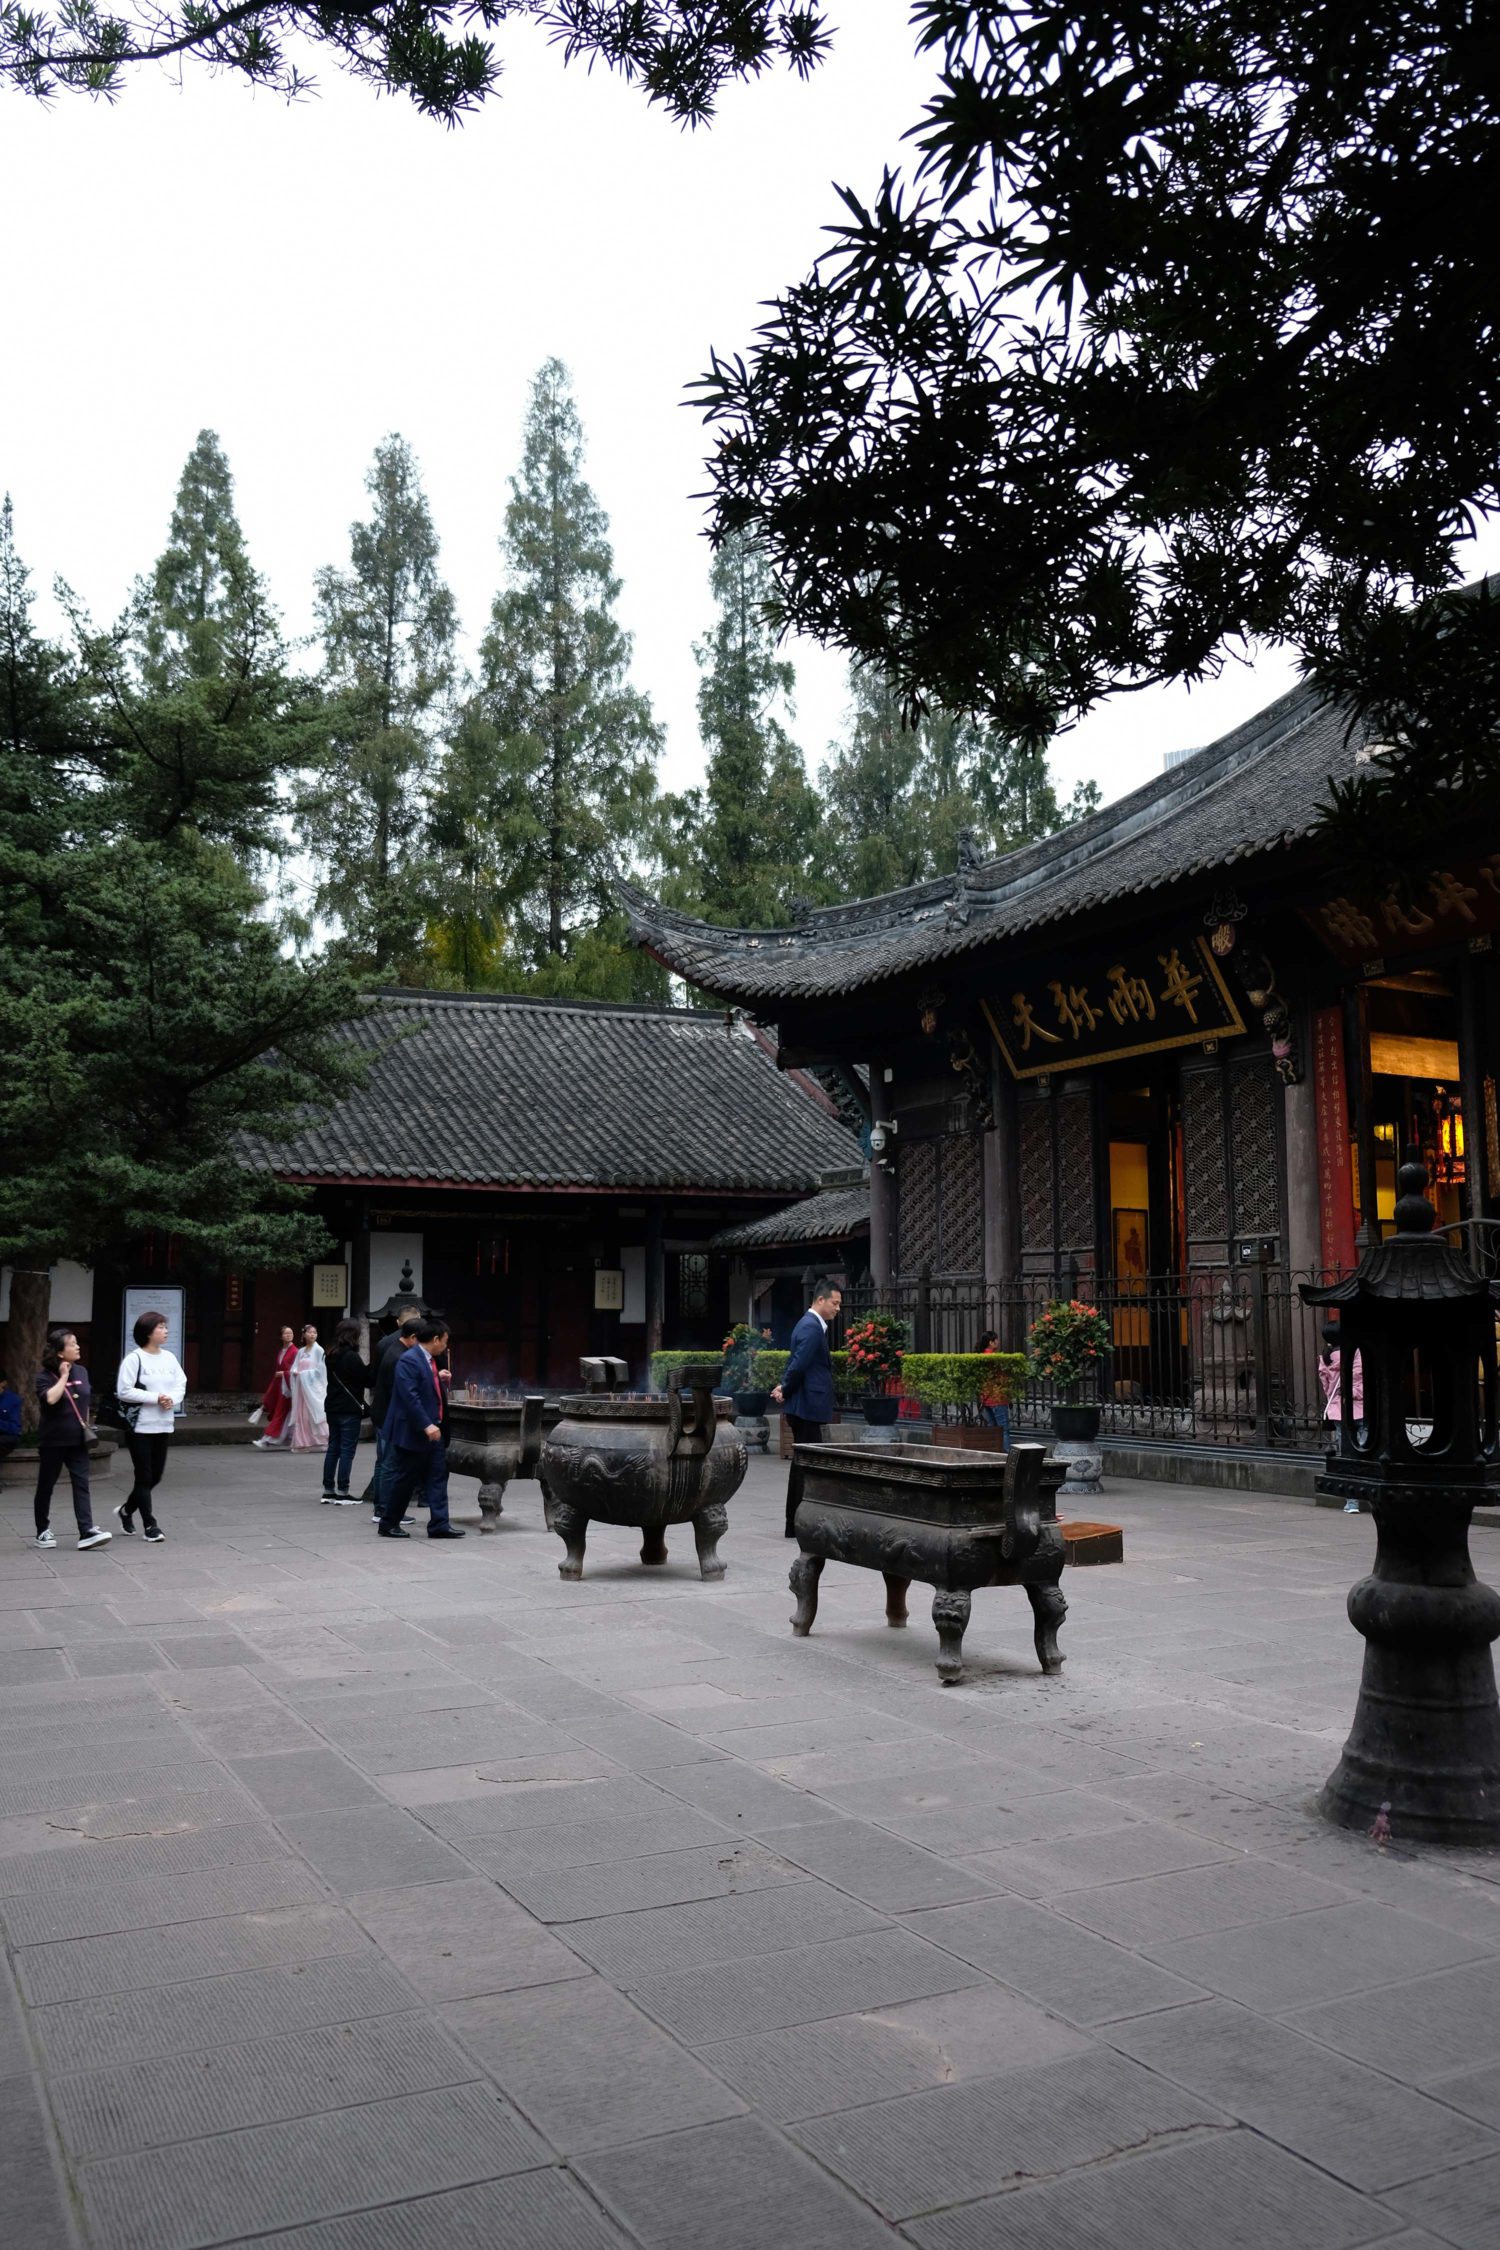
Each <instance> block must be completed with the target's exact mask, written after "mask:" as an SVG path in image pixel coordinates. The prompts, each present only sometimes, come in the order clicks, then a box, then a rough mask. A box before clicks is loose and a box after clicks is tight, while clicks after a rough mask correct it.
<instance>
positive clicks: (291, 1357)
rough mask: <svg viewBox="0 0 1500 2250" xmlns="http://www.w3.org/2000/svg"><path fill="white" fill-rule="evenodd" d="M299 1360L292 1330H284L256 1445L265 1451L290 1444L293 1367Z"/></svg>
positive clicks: (266, 1392)
mask: <svg viewBox="0 0 1500 2250" xmlns="http://www.w3.org/2000/svg"><path fill="white" fill-rule="evenodd" d="M296 1357H297V1339H296V1337H295V1336H294V1335H293V1333H292V1331H291V1329H290V1328H283V1329H282V1331H281V1349H280V1351H279V1352H278V1353H277V1355H276V1372H275V1374H274V1375H273V1376H272V1377H271V1380H270V1382H269V1383H267V1385H266V1388H265V1394H264V1396H263V1397H262V1399H261V1402H260V1405H261V1412H262V1413H263V1414H264V1415H265V1418H266V1426H265V1429H264V1430H263V1431H262V1433H261V1435H260V1436H259V1437H258V1438H257V1439H256V1441H255V1442H256V1444H257V1445H258V1446H261V1447H263V1448H266V1449H269V1448H270V1447H272V1446H283V1445H289V1444H290V1443H291V1436H292V1428H291V1423H292V1364H293V1362H294V1361H295V1359H296Z"/></svg>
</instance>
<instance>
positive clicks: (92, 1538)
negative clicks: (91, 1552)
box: [78, 1524, 150, 1547]
mask: <svg viewBox="0 0 1500 2250" xmlns="http://www.w3.org/2000/svg"><path fill="white" fill-rule="evenodd" d="M147 1536H148V1537H149V1536H150V1534H149V1533H148V1534H147ZM109 1541H110V1534H109V1533H108V1532H107V1531H101V1530H100V1529H99V1527H98V1525H97V1524H95V1526H94V1528H93V1530H92V1531H86V1532H85V1533H84V1535H83V1537H82V1538H81V1539H80V1540H79V1542H78V1544H79V1546H80V1547H107V1546H108V1545H109Z"/></svg>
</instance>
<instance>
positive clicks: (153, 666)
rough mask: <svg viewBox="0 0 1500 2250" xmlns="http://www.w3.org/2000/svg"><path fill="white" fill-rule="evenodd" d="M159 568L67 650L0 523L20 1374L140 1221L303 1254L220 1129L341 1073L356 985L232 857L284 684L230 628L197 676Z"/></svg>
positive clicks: (6, 1015)
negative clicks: (93, 1269)
mask: <svg viewBox="0 0 1500 2250" xmlns="http://www.w3.org/2000/svg"><path fill="white" fill-rule="evenodd" d="M176 546H177V542H176V540H175V535H174V547H173V549H169V554H170V553H172V552H173V551H175V549H176ZM169 576H171V578H172V584H171V585H169V586H168V587H167V588H166V590H165V592H164V595H163V599H162V602H161V604H160V606H159V607H158V606H156V604H155V587H156V585H157V582H158V581H157V579H156V578H153V579H152V580H151V581H148V582H146V584H145V588H144V590H139V589H138V598H137V601H136V603H134V604H132V608H131V611H130V612H129V613H128V615H127V618H126V620H125V621H124V622H123V623H122V625H121V627H120V628H119V629H118V630H117V631H116V632H115V633H112V634H102V635H101V634H95V633H93V632H92V630H91V629H88V628H85V629H84V631H83V634H82V638H81V645H80V648H79V650H78V652H77V654H76V655H74V656H72V657H66V658H65V657H64V656H63V655H62V653H61V652H60V651H58V650H55V649H51V648H48V647H47V646H45V645H44V644H43V643H42V642H41V641H39V639H38V637H37V635H36V633H35V631H34V629H33V626H32V621H31V614H30V613H31V594H30V588H29V585H28V582H27V576H26V572H25V569H24V567H23V565H22V563H21V561H20V558H19V556H18V555H17V553H16V548H15V542H14V536H13V532H12V526H11V520H10V513H9V510H8V509H7V510H6V511H5V513H4V516H3V518H0V721H3V727H4V741H3V744H0V750H3V755H0V1052H3V1053H4V1056H5V1068H4V1070H3V1071H0V1263H5V1264H9V1265H11V1266H13V1267H14V1268H15V1269H16V1273H17V1275H18V1277H19V1295H18V1294H17V1290H16V1289H15V1288H13V1291H12V1322H11V1329H10V1350H11V1352H12V1353H15V1352H17V1351H20V1352H22V1353H24V1354H28V1355H30V1364H31V1367H33V1368H34V1366H35V1357H34V1346H35V1342H36V1332H37V1330H38V1329H39V1326H40V1324H41V1322H42V1321H43V1320H44V1318H45V1313H46V1302H47V1268H48V1267H49V1266H51V1265H53V1264H55V1263H57V1261H58V1260H60V1259H63V1258H72V1259H77V1260H79V1261H81V1262H82V1263H84V1264H89V1265H93V1264H96V1263H99V1262H101V1261H104V1260H107V1259H109V1258H111V1257H112V1256H114V1255H115V1254H117V1253H118V1252H120V1251H122V1250H123V1249H124V1247H125V1246H126V1245H127V1244H129V1243H130V1242H132V1241H134V1240H137V1239H139V1237H140V1236H142V1235H144V1234H147V1233H150V1232H160V1233H162V1234H170V1235H172V1236H174V1237H175V1238H176V1240H177V1241H178V1243H179V1244H180V1245H182V1246H183V1247H184V1248H185V1249H186V1250H187V1252H188V1253H189V1254H190V1255H196V1256H199V1257H202V1258H203V1259H205V1260H207V1261H209V1262H214V1261H222V1262H224V1263H233V1264H235V1265H238V1266H242V1267H247V1268H254V1267H257V1266H265V1265H285V1264H301V1263H303V1262H304V1260H305V1259H306V1258H308V1257H309V1256H313V1255H316V1254H317V1251H318V1250H319V1249H320V1248H321V1247H322V1246H323V1244H324V1243H325V1242H326V1239H327V1237H326V1230H325V1229H324V1227H323V1225H322V1222H321V1221H320V1220H318V1219H317V1218H316V1217H315V1216H314V1215H313V1214H311V1213H310V1212H308V1211H307V1210H306V1209H305V1208H304V1207H303V1205H304V1200H305V1199H304V1198H303V1196H302V1195H301V1194H300V1193H299V1192H298V1191H296V1190H292V1189H288V1188H285V1187H283V1186H282V1185H280V1184H279V1183H277V1182H276V1181H274V1180H272V1179H271V1178H270V1177H269V1176H268V1175H266V1174H265V1173H263V1172H261V1171H259V1170H257V1169H256V1168H254V1165H253V1160H252V1158H251V1156H250V1153H249V1151H248V1149H247V1148H246V1147H245V1145H244V1144H243V1142H242V1141H241V1139H240V1136H242V1135H245V1134H256V1133H260V1134H271V1135H274V1134H275V1133H276V1132H277V1131H278V1130H284V1129H285V1128H286V1127H287V1126H288V1125H289V1124H291V1123H292V1122H293V1121H294V1120H296V1119H298V1118H300V1117H302V1116H303V1115H305V1113H306V1110H307V1108H308V1106H309V1105H312V1106H314V1107H316V1105H317V1104H318V1102H319V1100H320V1098H322V1097H324V1096H329V1095H334V1094H336V1093H338V1092H339V1091H341V1090H342V1089H343V1088H344V1087H346V1086H347V1085H348V1084H349V1083H350V1082H351V1079H352V1078H353V1076H354V1075H356V1068H355V1065H354V1063H353V1059H352V1050H351V1049H350V1048H349V1047H348V1046H347V1045H345V1044H343V1043H341V1042H330V1040H329V1036H328V1035H329V1033H330V1032H331V1031H332V1030H333V1028H334V1027H335V1026H337V1025H338V1024H340V1023H341V1022H343V1021H344V1020H346V1019H347V1018H348V1016H350V1015H351V1014H352V1013H354V1012H355V1011H356V1010H357V1008H358V1004H359V1003H358V995H357V993H356V991H355V989H354V987H353V985H352V984H351V982H350V981H349V979H348V978H347V977H346V976H345V975H344V974H343V972H342V971H341V969H340V967H339V965H338V963H337V961H336V960H333V959H331V958H329V957H326V956H325V957H324V958H322V959H321V960H317V961H307V960H300V959H298V958H296V957H295V955H293V954H292V953H291V952H289V950H288V948H287V946H286V943H285V936H286V933H285V932H284V930H283V929H282V927H281V926H280V925H279V924H278V922H277V921H276V919H275V917H274V915H273V914H272V913H271V912H270V911H269V908H268V901H267V900H266V898H265V896H264V893H263V890H262V889H261V887H260V886H259V885H258V884H257V882H256V881H255V879H254V877H253V875H252V874H251V872H250V871H249V869H248V868H247V866H246V863H245V853H246V852H247V851H250V852H253V851H254V850H255V849H256V848H257V847H258V846H260V845H262V844H264V843H266V842H268V841H270V835H269V832H268V828H267V820H268V810H267V807H268V784H267V775H268V773H269V774H270V777H271V782H272V784H274V781H275V778H276V777H275V769H274V762H273V752H274V745H275V744H276V743H277V742H278V741H280V742H282V743H291V742H294V741H300V739H301V738H300V734H299V732H298V727H299V722H298V721H297V720H296V718H295V716H294V717H293V718H292V719H291V720H288V721H287V722H286V725H285V726H283V724H282V722H283V718H284V708H283V701H282V698H283V697H284V696H285V695H286V694H288V693H290V694H291V695H292V697H293V709H294V711H295V695H296V692H297V691H295V690H287V688H286V685H285V683H284V682H282V683H281V684H280V685H278V684H277V678H278V676H277V674H276V671H275V668H274V666H272V665H269V664H267V666H266V667H265V668H264V669H262V670H255V669H252V670H251V671H250V672H248V673H247V672H246V671H245V670H244V669H243V663H244V652H243V649H242V648H241V647H240V644H239V642H238V641H237V640H236V638H235V633H234V632H233V631H226V634H225V639H224V647H225V649H226V650H230V649H238V650H239V654H237V655H234V656H232V657H231V656H229V655H226V656H225V657H224V659H223V662H222V664H221V667H220V669H219V670H217V671H215V670H212V669H211V668H210V667H209V665H208V663H207V661H206V658H204V656H203V648H204V645H205V644H204V643H202V642H201V641H199V640H193V646H194V648H195V649H196V650H197V652H198V655H197V658H196V659H195V660H194V661H195V662H196V664H197V670H196V671H194V670H193V667H192V665H191V664H190V663H189V661H188V658H187V657H186V655H185V654H184V653H183V648H182V647H180V646H177V642H176V636H178V635H179V631H180V629H181V630H182V631H183V632H184V633H185V628H182V615H184V614H186V612H182V613H179V609H178V605H177V604H176V602H175V597H174V596H173V593H172V586H173V585H176V584H178V583H179V582H180V581H179V580H178V578H177V577H176V576H175V575H172V574H169ZM204 582H205V581H204V580H203V579H202V578H200V580H199V583H200V584H202V583H204ZM262 599H263V596H262V595H260V594H257V596H256V600H257V602H260V601H261V600H262ZM209 606H210V607H211V606H212V605H211V604H210V605H209ZM187 607H188V610H190V611H191V610H194V609H195V607H196V605H194V604H191V603H190V604H188V605H187ZM203 622H205V619H204V617H201V616H200V617H198V618H197V623H199V624H202V623H203ZM158 628H159V631H158ZM185 637H186V638H187V639H192V636H191V634H186V635H185ZM174 651H175V653H174ZM235 666H239V667H241V668H240V670H239V671H238V673H237V672H236V670H235V669H234V667H235ZM190 674H191V676H189V675H190ZM174 745H175V746H176V749H177V751H178V752H179V753H180V756H181V761H182V772H181V774H180V775H174V773H173V771H172V769H171V763H170V759H169V758H168V755H167V753H168V751H169V750H170V749H171V748H172V746H174ZM198 759H201V760H202V761H203V763H204V767H205V772H204V773H203V774H198V773H196V772H195V771H194V767H193V761H194V760H198ZM269 801H271V802H274V801H275V792H274V786H273V787H272V788H271V790H270V793H269ZM23 1395H24V1393H23Z"/></svg>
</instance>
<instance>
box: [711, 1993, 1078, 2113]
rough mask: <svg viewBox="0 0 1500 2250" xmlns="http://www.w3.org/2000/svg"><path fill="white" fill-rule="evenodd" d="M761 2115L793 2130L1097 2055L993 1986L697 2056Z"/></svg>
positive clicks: (737, 2042)
mask: <svg viewBox="0 0 1500 2250" xmlns="http://www.w3.org/2000/svg"><path fill="white" fill-rule="evenodd" d="M700 2052H701V2054H702V2057H703V2060H704V2061H705V2062H706V2063H709V2064H711V2065H712V2067H713V2068H714V2069H715V2070H716V2071H717V2072H719V2074H720V2075H721V2076H722V2077H724V2078H727V2079H728V2081H729V2083H730V2085H731V2086H735V2087H738V2088H739V2090H740V2091H741V2092H742V2093H743V2094H744V2095H745V2096H746V2098H747V2100H749V2101H751V2102H753V2104H754V2106H755V2107H756V2109H758V2110H759V2111H760V2112H761V2113H762V2114H763V2115H765V2116H768V2117H771V2118H775V2119H777V2120H778V2121H786V2120H790V2119H796V2118H809V2117H821V2116H825V2115H827V2114H828V2113H830V2112H832V2111H843V2110H853V2109H858V2108H862V2107H863V2105H864V2104H866V2103H868V2102H880V2103H885V2102H887V2101H889V2100H891V2099H892V2098H893V2097H895V2096H896V2095H899V2094H915V2093H921V2092H924V2091H925V2090H926V2089H927V2088H929V2087H933V2086H951V2085H955V2084H958V2083H960V2082H962V2081H964V2080H967V2079H974V2078H982V2079H988V2078H998V2077H1000V2076H1002V2075H1003V2074H1004V2073H1006V2072H1007V2071H1012V2070H1032V2069H1035V2068H1037V2067H1038V2066H1039V2065H1041V2064H1044V2063H1049V2062H1054V2061H1056V2060H1058V2059H1059V2058H1061V2057H1063V2056H1074V2055H1077V2056H1087V2055H1091V2054H1094V2053H1096V2052H1097V2050H1096V2048H1095V2047H1094V2046H1093V2044H1092V2043H1091V2042H1090V2041H1089V2040H1088V2039H1087V2038H1086V2037H1085V2036H1084V2034H1083V2033H1082V2032H1078V2031H1074V2030H1072V2029H1071V2028H1070V2027H1069V2026H1068V2025H1066V2024H1063V2023H1059V2022H1058V2021H1057V2019H1056V2017H1054V2016H1049V2015H1047V2014H1045V2013H1044V2011H1043V2010H1042V2009H1040V2008H1036V2007H1033V2006H1032V2005H1031V2003H1030V2001H1027V2000H1021V1999H1019V1998H1018V1997H1017V1996H1016V1994H1015V1993H1013V1992H1004V1991H1001V1990H1000V1989H999V1988H998V1987H996V1986H994V1985H977V1986H974V1985H971V1986H969V1987H968V1988H967V1989H965V1990H962V1991H958V1992H947V1993H942V1994H940V1995H939V1996H938V1997H937V1998H935V1999H928V2000H912V2001H908V2002H906V2003H904V2004H897V2005H895V2006H892V2007H888V2008H878V2009H875V2010H873V2011H871V2012H870V2013H868V2014H865V2015H851V2016H836V2017H834V2018H833V2019H832V2020H831V2021H829V2022H826V2023H814V2024H802V2025H797V2026H795V2027H793V2028H792V2029H790V2030H784V2031H763V2032H757V2033H755V2034H754V2035H752V2036H751V2037H750V2038H748V2039H734V2040H728V2041H726V2042H724V2043H723V2044H722V2045H719V2046H712V2047H705V2048H703V2049H701V2050H700Z"/></svg>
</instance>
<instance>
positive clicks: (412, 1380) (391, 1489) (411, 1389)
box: [379, 1320, 463, 1539]
mask: <svg viewBox="0 0 1500 2250" xmlns="http://www.w3.org/2000/svg"><path fill="white" fill-rule="evenodd" d="M447 1348H448V1330H447V1327H446V1326H445V1324H444V1323H443V1322H442V1321H440V1320H424V1321H423V1323H422V1325H421V1327H420V1328H419V1329H418V1330H417V1344H416V1349H415V1350H414V1351H410V1352H406V1353H404V1354H403V1355H402V1357H401V1358H400V1359H399V1360H398V1361H397V1362H396V1373H395V1379H394V1381H393V1382H392V1384H391V1403H390V1408H389V1410H388V1412H387V1414H386V1418H385V1435H386V1466H385V1470H384V1472H383V1474H382V1477H381V1512H380V1526H379V1528H380V1536H381V1537H382V1539H406V1538H409V1537H410V1534H409V1533H408V1532H405V1531H403V1530H402V1529H401V1518H402V1516H403V1515H404V1514H405V1513H406V1509H407V1505H408V1503H409V1502H410V1501H411V1500H412V1499H414V1498H415V1497H416V1495H417V1493H418V1492H421V1493H422V1494H423V1505H424V1506H425V1507H426V1509H427V1510H428V1523H427V1536H428V1538H429V1539H462V1537H463V1533H462V1531H460V1529H459V1527H458V1525H457V1524H455V1523H450V1522H449V1520H448V1385H447V1382H446V1381H445V1379H444V1376H443V1372H442V1370H441V1369H440V1368H439V1366H438V1361H439V1360H440V1359H441V1358H442V1356H443V1354H444V1352H445V1351H446V1350H447Z"/></svg>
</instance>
